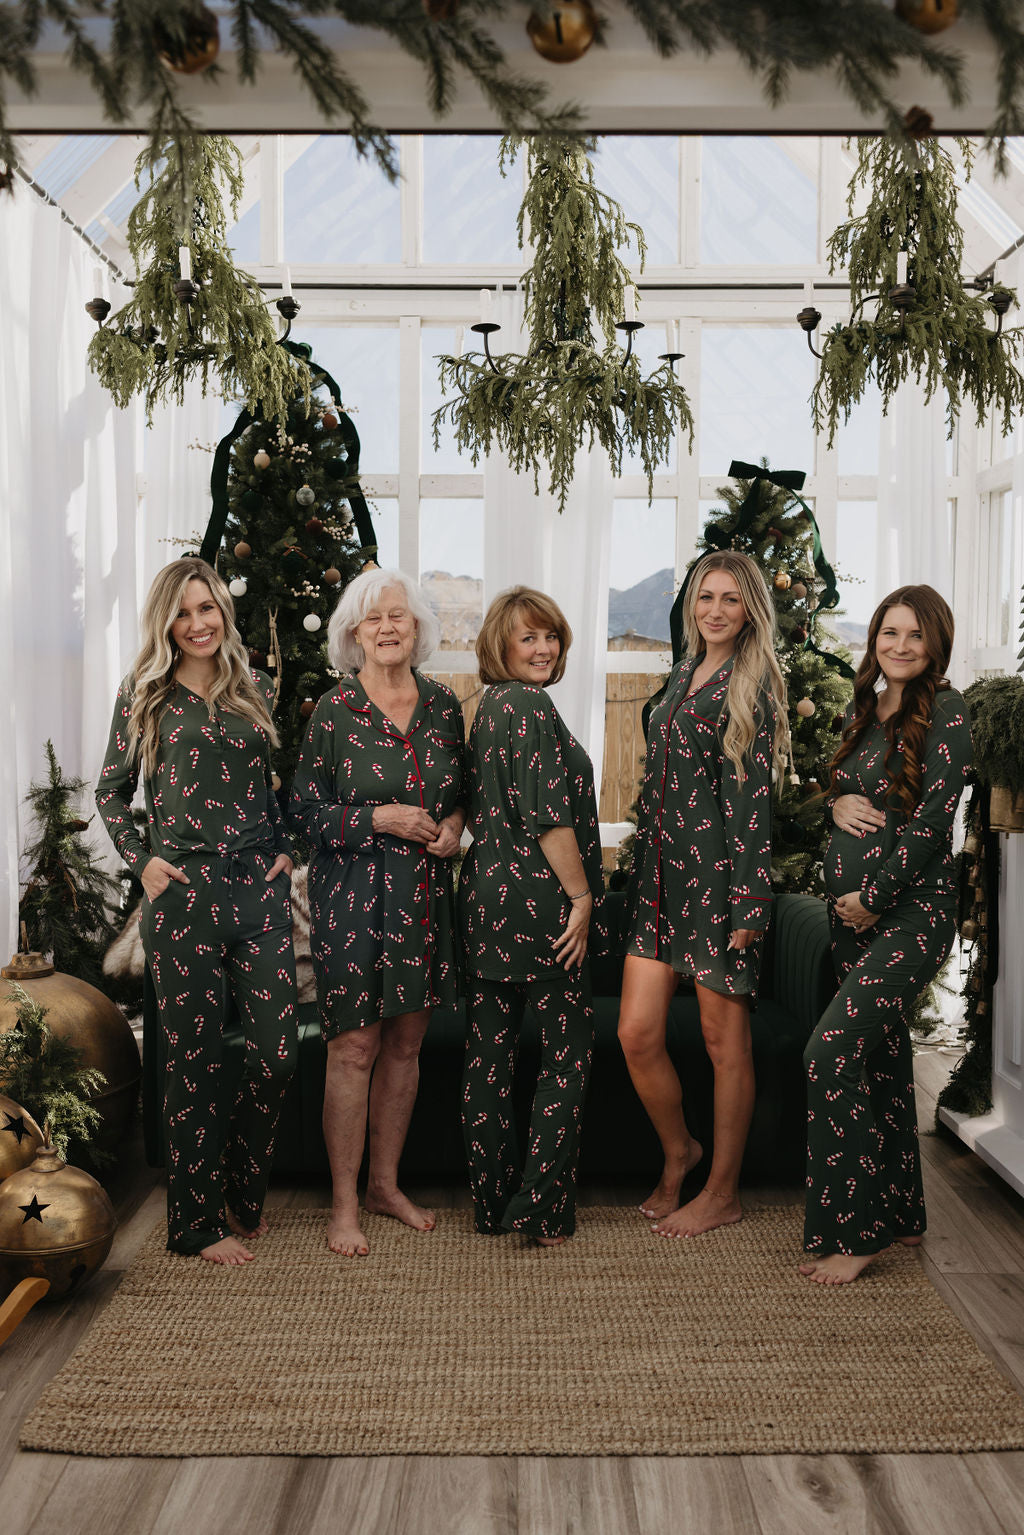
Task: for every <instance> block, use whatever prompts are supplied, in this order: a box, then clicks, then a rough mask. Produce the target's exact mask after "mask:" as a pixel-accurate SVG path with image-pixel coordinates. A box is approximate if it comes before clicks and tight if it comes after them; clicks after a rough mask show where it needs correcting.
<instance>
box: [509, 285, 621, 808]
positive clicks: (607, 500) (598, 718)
mask: <svg viewBox="0 0 1024 1535" xmlns="http://www.w3.org/2000/svg"><path fill="white" fill-rule="evenodd" d="M497 307H498V314H497V319H498V322H499V324H500V325H501V326H502V331H501V345H502V350H503V351H512V350H515V349H516V348H519V347H521V346H522V345H523V337H522V334H521V331H520V326H521V323H522V307H521V300H520V298H519V296H518V294H515V293H507V294H503V295H502V296H501V299H500V300H499V304H498V306H497ZM506 338H507V339H506ZM541 484H542V486H543V484H544V480H543V478H542V480H541ZM484 504H485V508H486V516H485V521H484V528H485V532H484V604H485V607H486V605H487V604H488V603H490V601H491V600H492V598H494V597H495V596H496V595H497V594H498V592H500V591H502V590H503V589H504V588H505V587H507V586H512V585H516V584H522V585H524V586H535V587H538V588H539V589H540V590H541V591H543V592H547V593H548V594H549V595H550V596H552V597H553V598H554V599H555V601H556V602H557V603H558V605H559V607H560V608H561V609H562V611H563V612H564V613H565V616H566V618H567V619H568V621H569V624H570V627H571V628H572V631H573V646H572V650H571V652H570V654H569V662H568V667H567V670H566V674H565V677H564V678H563V679H562V681H561V682H559V683H558V684H557V685H556V686H555V687H554V688H552V690H551V695H552V697H553V698H554V700H555V702H556V704H557V705H558V709H559V711H560V713H561V714H562V717H563V718H564V720H565V722H566V724H567V725H568V726H569V729H570V730H571V731H572V733H573V735H574V736H575V737H576V739H577V740H578V741H579V743H580V745H581V746H583V747H584V749H585V750H586V751H587V753H588V754H589V756H590V759H591V761H592V762H593V764H594V780H595V783H596V785H597V791H598V794H599V795H600V788H601V769H602V764H603V758H604V714H605V702H604V700H605V672H606V657H607V652H608V546H609V539H610V533H611V515H612V477H611V472H610V470H609V467H608V460H607V457H606V455H605V454H604V453H603V452H602V451H601V450H600V449H595V450H593V451H589V452H588V451H583V452H581V453H580V455H579V457H578V459H577V463H576V474H575V477H574V479H573V484H572V490H571V492H570V495H569V500H568V503H567V505H566V508H565V511H564V512H562V513H561V515H559V512H558V508H557V503H556V501H555V499H554V497H552V496H550V495H549V494H548V493H547V492H546V491H544V490H543V489H542V491H541V493H540V494H539V495H538V494H537V493H536V492H535V491H534V488H533V480H532V478H531V477H530V476H529V475H517V474H514V473H513V471H512V470H511V469H510V468H509V465H508V463H507V462H506V461H505V459H504V458H502V457H501V456H500V455H499V454H496V453H494V454H491V455H490V456H489V457H488V459H487V463H486V466H485V469H484Z"/></svg>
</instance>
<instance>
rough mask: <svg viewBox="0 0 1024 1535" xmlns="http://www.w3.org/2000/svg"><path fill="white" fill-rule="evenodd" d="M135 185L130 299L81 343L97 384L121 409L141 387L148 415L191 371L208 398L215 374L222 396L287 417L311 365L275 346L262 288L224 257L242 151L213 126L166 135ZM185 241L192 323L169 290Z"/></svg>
mask: <svg viewBox="0 0 1024 1535" xmlns="http://www.w3.org/2000/svg"><path fill="white" fill-rule="evenodd" d="M135 185H136V187H139V188H140V189H141V188H144V190H143V192H142V196H141V197H140V199H139V201H138V202H137V203H136V204H135V207H134V208H133V209H132V211H131V213H130V215H129V218H128V226H127V238H128V247H129V250H130V251H131V254H132V259H133V261H134V263H135V268H136V270H137V272H138V274H139V275H138V278H137V280H136V283H135V288H134V292H133V294H132V297H131V299H130V300H129V302H128V303H127V304H125V306H124V307H123V308H122V309H120V310H118V312H117V313H116V314H115V315H112V316H111V317H110V319H109V321H108V323H107V324H105V325H101V326H100V327H99V329H98V330H97V332H96V334H95V336H93V338H92V340H91V342H90V343H89V363H90V366H91V367H92V369H93V371H94V373H96V375H97V376H98V378H99V380H100V383H101V384H102V385H103V386H104V388H106V389H109V390H110V393H111V394H112V395H113V397H114V399H115V400H116V402H117V404H118V405H120V406H122V407H123V406H125V405H127V404H128V402H129V401H130V400H131V398H132V396H133V395H135V394H141V395H143V397H144V398H145V402H146V414H147V417H148V418H152V414H153V408H154V406H155V405H156V404H157V403H158V402H159V401H162V400H173V401H175V402H176V403H177V404H179V405H180V404H182V403H183V401H184V394H185V385H186V383H188V382H189V381H190V380H191V379H195V378H198V379H199V380H200V382H201V384H202V390H203V393H204V395H205V394H206V392H207V390H208V388H209V387H210V385H211V382H213V381H215V382H216V387H217V389H218V390H219V392H220V393H222V394H223V395H225V396H226V397H227V398H240V399H242V400H244V401H245V402H246V404H247V405H248V406H249V407H250V408H251V409H252V410H257V409H262V410H263V411H264V413H265V414H267V415H268V416H272V415H280V414H283V412H284V410H285V408H286V404H287V402H288V401H289V400H291V399H294V397H295V396H296V395H297V394H300V393H303V392H306V393H308V390H309V371H308V369H307V368H306V367H305V364H304V363H301V362H297V361H295V360H294V359H293V358H292V357H291V356H290V355H289V354H288V353H287V352H286V351H285V350H284V349H283V348H282V347H280V346H278V345H277V344H276V343H277V335H276V332H275V328H274V324H273V322H272V320H271V318H270V314H269V311H268V309H267V306H266V303H265V301H264V298H263V294H262V293H261V291H260V288H259V285H258V284H257V283H256V282H255V281H254V280H253V279H252V278H251V277H249V276H248V275H247V274H246V273H244V272H241V271H239V270H238V268H236V267H235V265H234V263H233V261H232V259H231V251H230V249H229V247H228V244H227V230H228V225H229V222H233V221H234V218H235V216H236V215H237V211H238V205H239V202H240V199H241V196H242V191H243V177H242V156H241V152H240V151H239V149H238V148H237V147H236V146H235V145H234V144H233V143H232V142H231V140H230V139H227V138H224V137H222V136H220V135H217V134H210V135H207V136H202V135H198V136H190V137H188V138H186V139H184V140H183V141H180V142H176V141H175V140H173V139H164V140H161V141H160V143H159V144H157V145H154V144H149V145H148V146H147V147H146V148H145V149H144V150H143V152H142V154H141V155H140V156H139V158H138V160H137V161H136V163H135ZM182 188H184V189H185V193H184V197H185V206H186V208H187V210H188V212H187V216H186V217H185V218H183V217H182V208H181V203H180V201H179V192H180V190H181V189H182ZM225 192H226V195H227V200H228V206H229V207H230V210H231V213H230V218H229V215H228V211H227V209H226V208H225V201H224V199H225ZM183 244H184V245H187V246H188V248H189V250H190V251H191V255H192V275H193V279H194V281H195V283H196V284H197V286H198V287H199V295H198V297H197V298H196V300H195V302H194V303H193V304H192V306H191V326H192V328H190V324H189V313H188V310H187V308H186V306H185V305H184V304H183V303H182V302H181V301H180V300H179V299H178V298H177V297H176V295H175V292H174V285H175V283H176V282H178V280H179V276H180V268H179V248H180V247H181V246H182V245H183ZM193 330H194V333H193Z"/></svg>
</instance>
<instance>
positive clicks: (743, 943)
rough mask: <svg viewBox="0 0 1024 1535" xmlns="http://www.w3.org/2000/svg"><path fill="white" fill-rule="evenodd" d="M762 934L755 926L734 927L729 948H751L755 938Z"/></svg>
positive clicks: (728, 944)
mask: <svg viewBox="0 0 1024 1535" xmlns="http://www.w3.org/2000/svg"><path fill="white" fill-rule="evenodd" d="M758 937H760V934H759V932H758V930H757V928H755V927H734V928H733V930H732V932H731V933H730V934H729V942H728V943H727V944H726V946H725V947H726V948H727V949H749V948H750V945H751V944H752V943H753V941H754V939H755V938H758Z"/></svg>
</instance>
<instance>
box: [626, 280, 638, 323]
mask: <svg viewBox="0 0 1024 1535" xmlns="http://www.w3.org/2000/svg"><path fill="white" fill-rule="evenodd" d="M626 319H627V320H635V319H636V289H635V288H634V287H633V284H632V283H631V282H628V283H627V284H626Z"/></svg>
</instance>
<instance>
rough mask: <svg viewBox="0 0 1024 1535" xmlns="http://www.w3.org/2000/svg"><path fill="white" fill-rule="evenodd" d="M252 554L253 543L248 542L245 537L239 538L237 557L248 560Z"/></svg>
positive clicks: (236, 549) (236, 546) (236, 550)
mask: <svg viewBox="0 0 1024 1535" xmlns="http://www.w3.org/2000/svg"><path fill="white" fill-rule="evenodd" d="M251 554H252V545H251V544H247V543H246V541H245V539H244V538H241V539H239V541H238V543H237V544H236V545H235V559H236V560H247V559H248V558H249V556H250V555H251Z"/></svg>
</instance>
